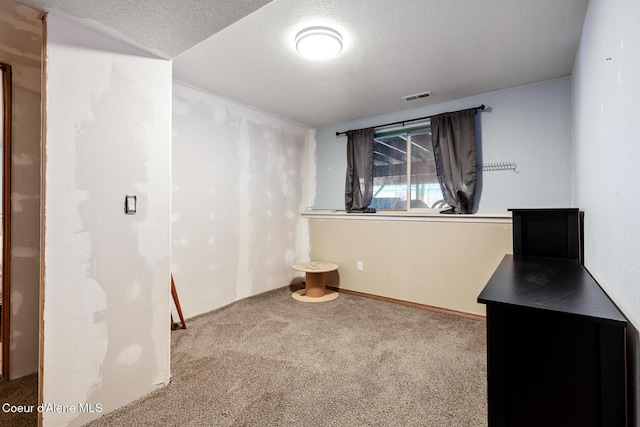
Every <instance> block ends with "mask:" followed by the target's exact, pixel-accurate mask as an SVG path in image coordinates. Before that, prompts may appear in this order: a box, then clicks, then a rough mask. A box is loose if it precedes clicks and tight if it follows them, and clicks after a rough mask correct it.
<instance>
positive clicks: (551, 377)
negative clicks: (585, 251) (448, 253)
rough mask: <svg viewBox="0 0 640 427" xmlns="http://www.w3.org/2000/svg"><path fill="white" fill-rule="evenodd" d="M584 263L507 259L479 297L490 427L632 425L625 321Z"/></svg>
mask: <svg viewBox="0 0 640 427" xmlns="http://www.w3.org/2000/svg"><path fill="white" fill-rule="evenodd" d="M556 211H557V210H556ZM529 214H530V212H528V213H527V215H529ZM570 216H572V215H570ZM514 217H515V213H514ZM514 222H515V220H514ZM524 227H525V228H526V226H524ZM515 232H516V230H515V227H514V234H515ZM539 232H541V231H540V230H538V229H537V226H536V233H539ZM578 235H579V236H580V235H581V234H580V233H578ZM514 238H515V236H514ZM536 239H537V240H539V238H538V237H536ZM563 239H564V238H563ZM569 240H571V239H569ZM550 242H553V239H551V240H550ZM564 243H565V244H566V241H565V242H564ZM574 243H575V242H574ZM574 243H571V244H573V245H574V247H575V244H574ZM516 244H518V245H520V250H519V251H521V250H522V242H515V241H514V249H515V247H516ZM525 246H526V244H525ZM578 246H579V245H578ZM515 252H516V251H515V250H514V253H515ZM554 253H558V250H557V248H556V249H555V250H554ZM538 255H539V254H538ZM580 259H581V257H580ZM580 259H575V258H556V257H544V256H527V255H506V256H505V257H504V259H503V260H502V262H501V263H500V265H499V266H498V268H497V269H496V271H495V272H494V274H493V276H492V277H491V279H490V280H489V282H488V283H487V285H486V286H485V288H484V290H483V291H482V292H481V293H480V295H479V297H478V302H479V303H483V304H486V306H487V371H488V372H487V373H488V398H489V426H491V427H495V426H514V427H528V426H535V427H539V426H545V427H550V426H563V427H566V426H580V427H589V426H626V425H627V396H626V394H627V383H626V376H627V375H626V362H625V357H626V350H625V335H626V326H627V321H626V319H625V317H624V316H623V315H622V313H621V312H620V311H619V310H618V309H617V307H616V306H615V305H614V304H613V303H612V302H611V300H610V299H609V297H608V296H607V295H606V294H605V293H604V291H603V290H602V289H601V288H600V286H599V285H598V283H596V281H595V280H594V279H593V278H592V277H591V276H590V274H589V273H588V271H587V270H586V269H585V268H584V267H583V266H582V265H581V263H580V262H579V261H580Z"/></svg>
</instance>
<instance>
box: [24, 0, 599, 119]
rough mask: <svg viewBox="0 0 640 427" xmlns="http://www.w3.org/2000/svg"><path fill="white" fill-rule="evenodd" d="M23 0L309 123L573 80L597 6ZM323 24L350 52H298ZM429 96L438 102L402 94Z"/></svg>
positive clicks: (567, 0) (420, 0)
mask: <svg viewBox="0 0 640 427" xmlns="http://www.w3.org/2000/svg"><path fill="white" fill-rule="evenodd" d="M20 1H22V2H24V3H25V4H29V5H31V6H34V7H36V8H38V9H40V10H46V11H50V12H51V13H57V14H61V15H63V16H67V17H69V19H74V20H76V21H78V22H80V23H82V24H83V25H86V26H89V27H91V28H94V29H96V30H98V31H102V32H105V33H107V34H110V35H112V36H114V37H116V38H119V39H120V40H124V41H127V42H129V43H130V44H133V45H135V46H137V47H140V48H143V49H145V50H146V51H148V52H151V53H154V54H156V55H159V56H161V57H165V58H173V59H174V61H173V75H174V78H175V79H176V80H178V81H182V82H184V83H187V84H189V85H193V86H196V87H199V88H201V89H204V90H206V91H208V92H211V93H214V94H217V95H219V96H222V97H224V98H227V99H231V100H234V101H237V102H240V103H243V104H246V105H250V106H253V107H255V108H258V109H260V110H263V111H266V112H269V113H272V114H275V115H278V116H280V117H283V118H286V119H289V120H292V121H295V122H298V123H302V124H305V125H308V126H311V127H319V126H322V125H326V124H331V123H337V122H343V121H347V120H352V119H356V118H360V117H368V116H372V115H377V114H384V113H389V112H393V111H399V110H404V109H408V108H414V107H418V106H422V105H427V104H432V103H439V102H444V101H448V100H451V99H457V98H462V97H466V96H471V95H475V94H480V93H485V92H491V91H495V90H500V89H505V88H511V87H515V86H521V85H525V84H529V83H534V82H540V81H545V80H550V79H554V78H558V77H564V76H569V75H571V72H572V69H573V63H574V60H575V56H576V52H577V48H578V44H579V40H580V35H581V31H582V24H583V22H584V18H585V14H586V10H587V5H588V0H561V1H559V0H474V1H471V0H366V1H363V0H275V1H273V2H267V1H264V0H262V1H260V0H244V1H239V0H183V1H176V0H142V1H141V0H136V1H133V0H110V1H104V0H20ZM234 21H236V22H235V23H234ZM314 25H326V26H331V27H333V28H335V29H336V30H338V31H340V32H341V33H342V36H343V38H344V49H343V51H342V53H341V54H340V55H339V56H338V57H337V58H335V59H333V60H329V61H326V62H318V61H309V60H306V59H304V58H302V57H301V56H300V55H298V54H297V53H296V51H295V48H294V37H295V34H296V33H297V32H298V31H299V30H300V29H302V28H304V27H307V26H314ZM203 40H204V41H203ZM424 91H431V93H432V95H433V96H432V97H429V98H423V99H419V100H416V101H411V102H407V101H405V100H403V99H402V97H403V96H405V95H410V94H415V93H420V92H424Z"/></svg>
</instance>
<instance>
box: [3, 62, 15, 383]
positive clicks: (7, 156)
mask: <svg viewBox="0 0 640 427" xmlns="http://www.w3.org/2000/svg"><path fill="white" fill-rule="evenodd" d="M0 69H1V70H2V79H3V81H2V88H3V91H2V102H3V108H2V112H3V123H2V125H3V126H2V128H3V129H2V132H3V135H2V306H3V308H2V330H1V331H0V333H1V334H2V371H1V372H0V377H1V378H3V379H8V378H9V338H10V333H9V331H10V329H9V319H10V317H11V316H10V314H11V302H10V298H9V297H10V295H11V280H10V277H11V276H10V272H11V265H10V261H11V250H10V249H11V99H12V98H11V89H12V86H11V84H12V83H11V66H10V65H8V64H4V63H0Z"/></svg>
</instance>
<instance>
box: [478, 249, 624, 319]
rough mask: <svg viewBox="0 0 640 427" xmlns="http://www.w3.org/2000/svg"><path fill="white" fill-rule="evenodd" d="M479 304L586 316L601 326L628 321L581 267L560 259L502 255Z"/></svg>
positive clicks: (480, 296)
mask: <svg viewBox="0 0 640 427" xmlns="http://www.w3.org/2000/svg"><path fill="white" fill-rule="evenodd" d="M478 302H479V303H483V304H506V305H512V306H519V307H527V308H532V309H539V310H548V311H553V312H559V313H566V314H574V315H578V316H586V317H590V318H592V319H594V320H597V321H601V322H603V323H614V324H619V325H626V322H627V320H626V319H625V317H624V316H623V314H622V313H621V312H620V310H618V308H617V307H616V306H615V304H613V302H612V301H611V300H610V299H609V297H608V296H607V294H606V293H605V292H604V291H603V290H602V289H601V288H600V286H599V285H598V283H597V282H596V281H595V280H594V279H593V278H592V277H591V275H589V272H588V271H587V270H586V269H585V268H584V267H583V266H582V265H580V264H579V263H577V262H573V261H568V260H562V259H549V258H535V257H514V256H513V255H505V257H504V258H503V259H502V261H501V262H500V265H499V266H498V268H497V269H496V271H495V272H494V273H493V276H491V279H490V280H489V282H488V283H487V285H486V286H485V288H484V289H483V290H482V292H481V293H480V295H479V296H478Z"/></svg>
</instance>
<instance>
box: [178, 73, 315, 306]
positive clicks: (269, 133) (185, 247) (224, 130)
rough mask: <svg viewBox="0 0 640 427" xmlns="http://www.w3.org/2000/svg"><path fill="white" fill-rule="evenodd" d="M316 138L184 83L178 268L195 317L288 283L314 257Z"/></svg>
mask: <svg viewBox="0 0 640 427" xmlns="http://www.w3.org/2000/svg"><path fill="white" fill-rule="evenodd" d="M312 137H313V133H312V131H311V129H309V128H307V127H304V126H300V125H297V124H293V123H291V122H287V121H284V120H282V119H278V118H275V117H272V116H269V115H267V114H264V113H262V112H259V111H256V110H253V109H250V108H247V107H245V106H242V105H238V104H234V103H232V102H229V101H226V100H224V99H220V98H218V97H216V96H213V95H211V94H208V93H205V92H202V91H200V90H197V89H194V88H191V87H187V86H185V85H182V84H179V83H174V85H173V164H172V174H173V175H172V178H173V200H172V239H173V249H172V262H171V264H172V272H173V275H174V279H175V282H176V289H177V291H178V295H179V298H180V305H181V308H182V310H183V313H184V315H185V317H193V316H195V315H198V314H201V313H205V312H208V311H211V310H213V309H215V308H218V307H221V306H224V305H227V304H229V303H231V302H233V301H236V300H238V299H241V298H245V297H248V296H251V295H255V294H258V293H261V292H264V291H267V290H271V289H275V288H279V287H282V286H286V285H288V284H289V283H290V282H291V280H292V278H293V277H294V276H295V275H296V273H295V272H294V271H293V270H292V269H291V265H292V264H294V263H296V262H300V261H306V260H308V257H309V245H308V237H307V236H308V233H307V230H306V221H304V220H302V219H301V217H300V212H301V211H302V210H304V209H305V208H306V206H307V200H312V197H313V196H312V195H310V193H311V192H312V191H313V188H312V187H311V186H309V184H308V182H307V180H306V179H305V176H306V175H307V173H308V170H309V169H310V168H312V165H311V162H310V159H312V156H313V150H314V144H313V139H312Z"/></svg>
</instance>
